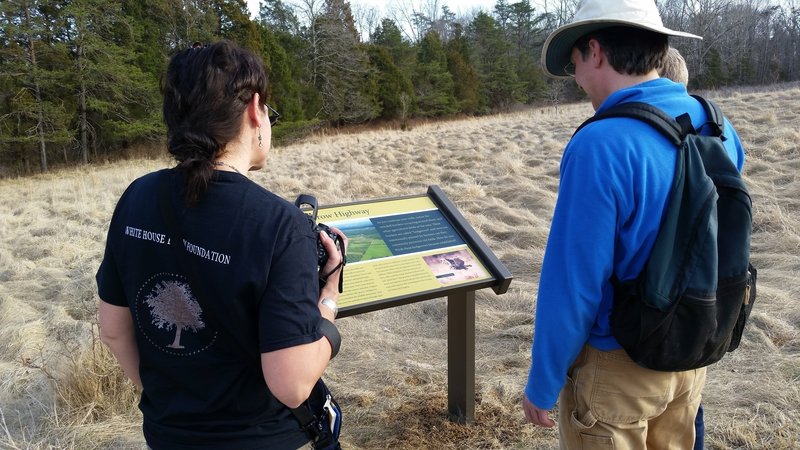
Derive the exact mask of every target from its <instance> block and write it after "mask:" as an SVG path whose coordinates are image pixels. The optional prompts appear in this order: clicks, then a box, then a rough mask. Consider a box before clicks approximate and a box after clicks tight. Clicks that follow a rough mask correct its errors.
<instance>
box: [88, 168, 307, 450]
mask: <svg viewBox="0 0 800 450" xmlns="http://www.w3.org/2000/svg"><path fill="white" fill-rule="evenodd" d="M162 176H168V177H170V186H171V187H172V189H171V197H172V198H171V199H170V200H171V205H172V206H173V207H174V208H175V209H174V210H175V212H176V216H177V221H178V225H179V227H180V229H181V233H182V234H183V239H184V242H183V246H184V249H185V251H186V252H188V253H189V258H188V259H189V261H191V262H190V264H192V265H193V267H194V270H195V273H196V277H197V279H198V280H199V283H202V284H203V286H201V287H199V288H198V287H197V286H189V282H188V279H187V276H186V271H185V269H184V268H182V267H181V265H182V263H181V262H180V260H179V259H178V255H177V254H176V252H175V249H173V248H172V245H174V243H172V242H170V239H169V237H168V234H169V233H168V231H167V227H166V225H165V221H164V219H163V218H162V217H161V213H160V209H159V202H158V198H159V195H160V194H159V192H160V191H159V182H160V177H162ZM183 186H184V181H183V174H182V173H181V172H180V171H176V170H174V169H173V170H162V171H160V172H156V173H151V174H148V175H145V176H143V177H141V178H139V179H137V180H136V181H134V182H133V183H132V184H131V185H130V186H129V187H128V189H127V190H126V191H125V193H124V194H123V195H122V197H121V198H120V200H119V203H118V204H117V207H116V210H115V211H114V216H113V218H112V220H111V225H110V228H109V232H108V240H107V243H106V252H105V256H104V258H103V262H102V264H101V265H100V269H99V270H98V272H97V285H98V291H99V295H100V298H101V299H102V300H103V301H105V302H108V303H110V304H113V305H118V306H128V307H130V309H131V314H132V315H133V321H134V327H135V330H136V342H137V344H138V347H139V356H140V364H139V372H140V376H141V379H142V384H143V386H144V390H143V392H142V398H141V401H140V404H139V407H140V409H141V410H142V413H143V416H144V425H143V428H144V436H145V439H146V440H147V443H148V445H149V446H150V447H152V448H154V449H161V448H169V449H184V448H187V449H188V448H192V449H206V448H208V449H210V448H237V449H256V448H271V449H272V448H274V449H281V448H292V449H295V448H298V447H299V446H301V445H303V444H304V443H305V442H307V441H308V437H307V436H306V435H305V434H304V433H303V432H302V431H301V430H300V427H299V425H298V422H297V421H296V419H295V418H294V416H292V414H291V412H290V411H289V409H288V408H286V407H285V406H284V405H283V404H281V403H280V402H279V401H278V400H277V399H276V398H275V397H274V396H273V395H272V394H271V393H270V392H269V389H268V388H267V385H266V383H265V381H264V376H263V373H262V370H261V362H260V353H262V352H269V351H273V350H279V349H283V348H287V347H291V346H295V345H300V344H306V343H310V342H314V341H317V340H319V339H320V338H321V337H322V334H321V333H320V332H319V330H317V324H318V323H319V318H320V313H319V309H318V307H317V300H318V297H319V285H318V281H317V280H318V274H317V259H316V239H317V237H316V235H314V233H313V232H312V229H311V225H310V223H309V221H308V219H307V217H306V216H305V214H303V213H302V212H301V211H300V210H299V209H298V208H296V207H295V206H294V205H293V204H291V203H289V202H287V201H285V200H283V199H281V198H279V197H277V196H276V195H274V194H272V193H270V192H269V191H267V190H265V189H263V188H261V187H260V186H258V185H256V184H255V183H253V182H252V181H250V180H249V179H247V178H246V177H244V176H242V175H239V174H237V173H233V172H221V171H215V175H214V178H213V180H212V182H211V183H210V185H209V189H208V192H207V194H206V195H205V196H204V197H203V199H202V200H201V201H200V202H199V203H198V204H196V205H193V206H191V207H187V206H186V203H185V202H184V201H183V193H184V189H183ZM198 289H202V290H203V291H204V292H205V294H204V295H202V296H201V297H200V298H199V299H198V295H197V290H198ZM211 302H213V303H214V304H213V305H212V304H207V303H211ZM212 314H213V315H214V319H213V320H209V319H208V317H209V315H212Z"/></svg>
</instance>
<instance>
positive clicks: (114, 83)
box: [64, 0, 163, 163]
mask: <svg viewBox="0 0 800 450" xmlns="http://www.w3.org/2000/svg"><path fill="white" fill-rule="evenodd" d="M64 14H65V17H66V18H67V19H68V21H69V24H70V27H69V28H68V30H67V33H66V38H67V44H68V46H69V48H70V54H71V55H72V58H73V64H74V66H73V67H74V72H73V73H74V78H73V79H72V86H71V88H72V90H73V92H76V93H77V99H76V100H77V124H78V136H79V145H80V155H81V161H82V162H83V163H87V162H88V161H89V145H90V139H91V145H92V148H93V149H94V152H95V153H96V152H97V148H98V147H99V146H103V147H106V148H112V147H118V146H124V145H125V144H128V143H131V142H133V141H135V140H138V139H143V138H148V137H151V136H155V135H160V134H161V132H162V130H163V127H162V125H161V123H160V116H159V114H158V110H159V108H158V103H159V102H158V88H157V84H156V80H155V79H153V77H152V76H148V75H147V74H146V73H144V72H142V70H141V69H140V68H139V67H138V66H137V65H136V63H135V54H134V53H133V51H131V50H130V49H129V48H128V46H129V44H131V43H132V42H133V41H135V39H136V36H134V35H132V34H131V33H130V31H132V30H133V28H132V27H130V26H129V25H128V21H129V20H130V19H129V18H128V17H126V16H124V14H123V13H122V10H121V8H120V5H119V4H117V3H113V2H106V1H103V0H74V1H73V2H72V3H71V4H69V5H68V6H67V7H66V8H65V10H64Z"/></svg>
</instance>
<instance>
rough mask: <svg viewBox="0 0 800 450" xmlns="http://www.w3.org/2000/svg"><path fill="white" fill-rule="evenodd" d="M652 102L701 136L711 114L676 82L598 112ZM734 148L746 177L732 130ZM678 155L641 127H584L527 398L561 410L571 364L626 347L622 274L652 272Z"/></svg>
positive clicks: (564, 178) (555, 236)
mask: <svg viewBox="0 0 800 450" xmlns="http://www.w3.org/2000/svg"><path fill="white" fill-rule="evenodd" d="M626 102H645V103H649V104H652V105H653V106H656V107H658V108H661V109H662V110H664V111H665V112H666V113H667V114H669V115H670V116H673V117H677V116H678V115H680V114H683V113H684V112H688V113H689V115H690V117H691V118H692V123H693V124H694V126H695V128H697V129H698V130H699V132H700V133H704V132H705V129H703V128H702V125H703V124H704V123H705V122H706V121H707V118H706V114H705V112H704V111H703V108H702V106H701V105H700V104H699V103H698V102H697V101H696V100H694V99H693V98H692V97H690V96H689V95H688V94H687V92H686V89H685V87H684V86H683V85H682V84H677V83H673V82H672V81H670V80H668V79H666V78H660V79H657V80H652V81H648V82H645V83H642V84H638V85H635V86H632V87H629V88H625V89H622V90H619V91H617V92H615V93H613V94H612V95H610V96H609V97H608V98H607V99H606V100H605V101H604V102H603V104H602V105H601V106H600V107H599V108H598V110H597V112H598V113H600V112H603V111H605V110H607V109H609V108H610V107H611V106H613V105H616V104H619V103H626ZM724 135H725V137H726V138H727V140H726V141H725V147H726V150H727V151H728V155H729V156H730V157H731V160H732V161H734V163H735V164H736V167H737V168H738V169H739V170H740V171H741V169H742V167H743V165H744V151H743V149H742V145H741V142H740V140H739V136H738V135H737V134H736V132H735V131H734V130H733V128H732V127H731V125H730V123H728V122H727V120H726V122H725V129H724ZM676 155H677V149H676V147H675V146H674V145H673V144H671V143H670V142H669V141H668V140H667V139H666V138H665V137H663V136H662V135H661V134H660V133H659V132H658V131H656V130H655V129H654V128H652V127H651V126H650V125H647V124H646V123H644V122H641V121H639V120H636V119H629V118H611V119H605V120H601V121H598V122H594V123H592V124H590V125H588V126H586V127H584V128H583V129H582V130H581V131H580V132H579V133H577V134H576V135H575V136H574V137H573V138H572V139H571V140H570V142H569V143H568V144H567V147H566V149H565V151H564V155H563V157H562V160H561V173H560V177H561V178H560V185H559V191H558V200H557V202H556V207H555V211H554V213H553V221H552V224H551V227H550V236H549V238H548V242H547V248H546V250H545V254H544V262H543V265H542V273H541V278H540V282H539V294H538V300H537V304H536V321H535V330H534V331H535V332H534V339H533V350H532V363H531V370H530V373H529V376H528V383H527V386H526V387H525V395H526V396H527V397H528V400H530V401H531V402H532V403H533V404H534V405H536V406H537V407H539V408H542V409H552V408H553V406H554V405H555V403H556V400H557V398H558V394H559V391H560V390H561V388H562V387H563V386H564V383H565V381H566V376H567V370H568V369H569V366H570V365H571V364H572V363H573V362H574V361H575V358H576V357H577V356H578V354H579V353H580V351H581V349H582V348H583V346H584V345H585V344H587V343H588V344H589V345H591V346H593V347H595V348H597V349H599V350H604V351H607V350H615V349H618V348H621V347H620V345H619V343H618V342H617V340H616V339H615V338H614V337H613V336H612V334H611V325H610V317H611V307H612V304H613V298H614V294H613V288H612V285H611V278H612V275H616V276H617V278H618V279H620V280H622V281H627V280H630V279H633V278H636V277H637V276H638V275H639V273H640V272H641V270H642V268H643V267H644V264H645V262H646V261H647V257H648V256H649V255H650V251H651V249H652V247H653V243H654V242H655V238H656V235H657V233H658V228H659V225H660V223H661V218H662V216H663V213H664V209H665V207H666V205H667V201H668V200H669V199H668V195H669V189H670V186H671V183H672V179H673V176H674V174H675V159H676Z"/></svg>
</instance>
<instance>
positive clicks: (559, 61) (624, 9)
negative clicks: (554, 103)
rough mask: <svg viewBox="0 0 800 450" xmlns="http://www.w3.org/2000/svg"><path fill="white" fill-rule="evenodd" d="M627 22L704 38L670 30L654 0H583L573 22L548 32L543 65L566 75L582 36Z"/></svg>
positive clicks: (550, 72)
mask: <svg viewBox="0 0 800 450" xmlns="http://www.w3.org/2000/svg"><path fill="white" fill-rule="evenodd" d="M615 26H625V27H634V28H642V29H645V30H650V31H654V32H656V33H661V34H666V35H668V36H681V37H688V38H694V39H703V38H702V37H700V36H697V35H695V34H691V33H685V32H683V31H675V30H670V29H669V28H667V27H665V26H664V23H663V22H662V21H661V15H660V14H659V13H658V8H657V7H656V3H655V1H654V0H583V1H582V2H581V4H580V5H579V6H578V10H577V11H576V12H575V16H574V17H573V18H572V22H570V23H568V24H566V25H563V26H561V27H559V28H557V29H556V30H555V31H553V32H552V33H550V36H547V40H546V41H544V47H543V48H542V65H543V66H544V70H545V72H547V74H548V75H550V76H552V77H556V78H565V77H568V76H569V74H567V72H566V71H565V70H564V67H565V66H566V65H567V64H569V62H570V61H569V58H570V55H571V54H572V46H573V45H574V44H575V41H577V40H578V39H580V37H581V36H583V35H585V34H587V33H590V32H592V31H596V30H600V29H602V28H608V27H615Z"/></svg>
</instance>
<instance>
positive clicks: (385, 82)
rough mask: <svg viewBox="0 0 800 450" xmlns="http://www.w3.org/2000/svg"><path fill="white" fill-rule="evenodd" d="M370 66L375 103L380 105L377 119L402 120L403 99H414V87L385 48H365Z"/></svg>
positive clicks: (373, 46)
mask: <svg viewBox="0 0 800 450" xmlns="http://www.w3.org/2000/svg"><path fill="white" fill-rule="evenodd" d="M367 52H368V54H369V60H370V65H371V66H372V68H373V69H374V71H373V75H372V76H373V80H374V81H373V83H374V85H375V95H376V100H377V103H378V104H379V105H380V113H379V115H378V117H381V118H384V119H402V118H403V115H404V113H405V114H407V113H411V112H412V111H407V110H406V109H405V104H404V100H403V99H404V98H408V99H413V98H414V85H412V84H411V80H410V79H409V78H408V76H406V74H405V73H403V71H402V70H400V69H399V68H398V67H397V66H396V65H395V64H394V62H393V61H392V57H391V54H390V53H389V50H388V49H387V48H386V47H383V46H379V45H370V46H368V47H367Z"/></svg>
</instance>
